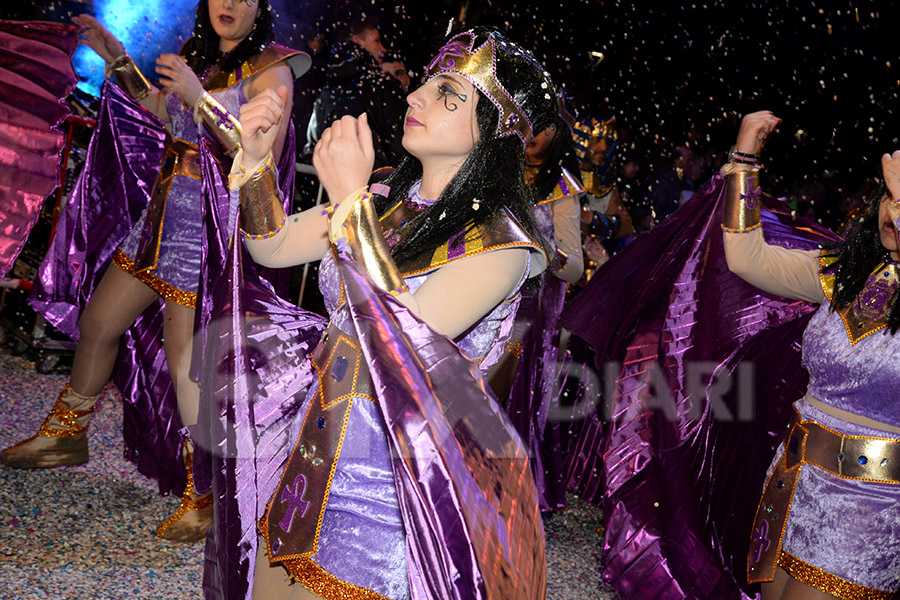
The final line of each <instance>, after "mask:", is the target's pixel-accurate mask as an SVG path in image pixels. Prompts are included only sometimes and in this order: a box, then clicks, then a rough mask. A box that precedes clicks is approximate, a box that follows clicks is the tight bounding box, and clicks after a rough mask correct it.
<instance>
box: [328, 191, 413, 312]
mask: <svg viewBox="0 0 900 600" xmlns="http://www.w3.org/2000/svg"><path fill="white" fill-rule="evenodd" d="M344 228H345V229H344V230H345V232H346V236H347V241H348V242H349V243H350V251H351V252H352V253H353V258H355V259H356V262H357V263H359V265H360V266H361V267H362V268H363V269H365V270H366V272H368V274H369V277H371V278H372V281H374V282H375V285H377V286H378V287H380V288H381V289H383V290H385V291H387V292H390V293H392V294H394V295H398V294H402V293H403V292H406V291H409V288H408V287H407V286H406V282H405V281H403V277H402V276H401V275H400V269H398V268H397V264H396V263H395V262H394V259H393V258H391V250H390V248H388V245H387V243H386V242H385V241H384V235H383V234H382V233H381V225H380V224H379V221H378V214H377V213H376V212H375V205H374V203H373V202H372V195H371V194H370V193H368V192H367V191H363V193H362V195H361V196H360V198H359V200H357V201H356V202H355V203H354V206H353V210H352V211H351V212H350V215H349V216H348V217H347V220H346V221H345V222H344Z"/></svg>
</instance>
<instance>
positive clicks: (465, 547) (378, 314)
mask: <svg viewBox="0 0 900 600" xmlns="http://www.w3.org/2000/svg"><path fill="white" fill-rule="evenodd" d="M341 274H342V278H343V281H344V286H345V290H346V294H347V299H348V305H349V307H350V312H351V315H352V320H353V324H354V327H355V329H356V333H357V336H358V338H359V340H360V343H361V344H362V348H363V353H364V355H365V357H366V362H367V363H368V365H369V369H370V372H371V374H372V379H373V382H374V384H375V388H376V392H377V395H378V398H379V403H378V406H379V408H380V409H381V412H382V416H383V417H384V421H385V423H386V426H387V433H388V439H389V440H390V446H391V451H392V453H393V455H394V478H395V481H396V484H397V494H398V496H399V500H400V509H401V511H402V513H403V520H404V523H405V525H406V534H407V553H408V555H409V577H410V584H411V594H412V598H414V599H415V600H423V599H428V600H453V599H459V600H462V599H473V598H474V599H486V598H498V599H499V598H503V599H510V600H516V599H523V600H524V599H531V598H534V599H540V598H544V596H545V593H546V562H545V556H544V531H543V524H542V522H541V518H540V511H539V509H538V505H537V494H536V490H535V487H534V482H533V480H532V477H531V471H530V467H529V464H528V458H527V453H526V451H525V448H524V447H523V446H522V442H521V441H520V440H519V437H518V435H517V434H516V432H515V428H514V427H513V426H512V424H510V423H509V421H508V419H507V418H506V415H505V414H504V413H503V411H502V409H501V408H500V407H499V405H498V404H497V402H496V400H495V399H494V398H493V394H492V393H491V392H490V391H489V389H488V388H487V386H486V384H485V382H484V379H483V376H482V373H481V370H480V369H479V368H478V366H477V365H476V364H475V363H473V362H472V361H471V360H470V359H469V358H468V357H467V356H466V355H465V354H463V353H462V352H461V351H460V349H459V347H458V346H456V345H455V344H454V343H453V342H452V341H451V340H449V339H447V338H446V337H444V336H442V335H440V334H437V333H435V332H434V331H433V330H432V329H431V328H429V327H428V326H427V325H426V324H425V323H423V322H422V321H421V320H419V319H418V318H417V317H415V316H414V315H413V314H412V313H411V312H410V311H409V310H408V309H406V308H405V307H404V306H402V305H401V304H400V303H399V302H397V301H396V300H395V299H394V298H392V297H391V296H390V295H389V294H387V293H386V292H383V291H381V290H378V289H377V288H375V287H374V286H373V285H372V283H371V281H370V280H369V279H368V278H367V277H365V276H363V275H362V274H361V273H360V272H359V269H358V267H357V266H356V265H355V263H353V262H352V261H349V260H342V261H341Z"/></svg>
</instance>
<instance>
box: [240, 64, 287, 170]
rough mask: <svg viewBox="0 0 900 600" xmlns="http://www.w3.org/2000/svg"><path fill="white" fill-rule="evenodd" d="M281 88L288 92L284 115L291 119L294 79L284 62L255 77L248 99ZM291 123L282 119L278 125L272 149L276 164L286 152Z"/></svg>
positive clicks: (249, 85) (251, 81)
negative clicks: (286, 141)
mask: <svg viewBox="0 0 900 600" xmlns="http://www.w3.org/2000/svg"><path fill="white" fill-rule="evenodd" d="M281 86H284V89H285V90H286V91H287V97H286V98H285V99H284V106H283V110H284V114H286V115H288V117H290V115H291V110H292V108H293V105H294V78H293V76H292V75H291V69H290V67H288V66H287V64H286V63H285V62H284V61H281V62H278V63H276V64H274V65H272V66H271V67H269V68H267V69H265V70H263V71H261V72H259V73H257V74H256V75H254V76H253V78H252V79H251V80H250V81H249V82H248V84H247V87H246V88H245V89H246V91H247V99H248V100H252V99H253V98H255V97H256V96H258V95H259V94H261V93H262V92H263V91H264V90H267V89H268V90H272V91H275V90H277V89H278V88H279V87H281ZM290 122H291V121H290V118H287V119H282V120H281V121H280V122H279V124H278V135H277V136H276V139H275V145H274V147H273V148H272V154H273V155H274V157H275V162H276V163H277V162H278V161H279V159H280V158H281V153H282V151H283V150H284V141H285V138H286V137H287V130H288V127H289V126H290Z"/></svg>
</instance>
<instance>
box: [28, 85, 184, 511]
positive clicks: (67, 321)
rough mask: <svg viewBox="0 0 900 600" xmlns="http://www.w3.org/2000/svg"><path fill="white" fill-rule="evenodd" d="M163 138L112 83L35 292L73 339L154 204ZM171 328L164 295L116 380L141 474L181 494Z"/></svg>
mask: <svg viewBox="0 0 900 600" xmlns="http://www.w3.org/2000/svg"><path fill="white" fill-rule="evenodd" d="M164 139H165V130H164V125H163V123H162V122H161V121H160V120H159V119H157V118H156V117H154V116H153V115H152V114H150V113H149V112H148V111H146V110H144V109H143V108H141V107H140V106H139V105H137V104H136V103H135V102H134V101H133V100H132V99H131V98H129V97H128V96H127V95H126V94H125V93H124V92H122V91H121V90H120V89H119V88H118V86H115V85H112V84H106V85H105V86H104V88H103V101H102V104H101V108H100V115H99V117H98V120H97V128H96V130H95V131H94V135H93V137H92V138H91V143H90V146H89V147H88V153H87V159H86V161H85V165H84V169H83V170H82V172H81V175H80V176H79V178H78V181H77V182H76V184H75V188H74V190H73V191H72V194H71V195H70V197H69V202H68V204H66V206H65V207H64V208H63V210H62V212H61V213H60V217H59V221H58V223H57V229H56V234H55V236H54V238H53V240H52V242H51V244H50V248H49V249H48V251H47V254H46V256H45V257H44V260H43V262H42V263H41V266H40V268H39V269H38V278H37V281H35V286H34V290H33V291H32V294H31V297H30V298H29V303H30V304H31V306H32V307H33V308H34V309H35V310H36V311H37V312H39V313H42V314H43V315H44V316H45V317H46V318H47V320H48V321H50V322H51V323H53V325H55V326H56V327H57V328H59V330H60V331H62V332H63V333H65V334H66V335H68V336H69V337H71V338H72V339H74V340H78V337H79V332H78V316H79V315H80V314H81V310H82V309H83V308H84V307H85V306H86V305H87V302H88V300H89V299H90V296H91V294H92V293H93V291H94V289H95V288H96V286H97V284H99V283H100V279H101V278H102V276H103V273H105V271H106V269H107V267H108V266H109V264H110V259H111V257H112V254H113V252H115V250H116V248H117V247H118V245H119V244H120V243H121V241H122V240H123V239H124V238H125V236H126V235H127V233H128V231H129V230H130V229H131V226H132V224H133V223H134V222H135V221H136V220H137V218H138V216H139V215H140V214H141V210H143V208H144V206H145V205H146V204H147V202H148V200H149V195H150V191H151V189H152V186H153V181H154V179H155V178H156V173H157V171H158V170H159V164H160V160H161V158H162V151H163V141H164ZM162 327H163V318H162V302H161V301H160V302H157V303H156V304H154V305H153V306H151V307H149V308H148V309H147V310H146V311H144V313H143V314H142V315H141V316H140V317H138V319H137V321H136V322H135V324H134V325H133V326H132V327H131V328H130V329H129V330H128V331H127V332H126V334H125V336H124V338H123V339H122V343H121V346H120V350H119V357H118V360H117V362H116V368H115V371H114V372H113V381H114V382H115V384H116V386H117V387H118V388H119V391H121V392H122V395H123V397H124V398H125V399H126V404H125V413H124V418H123V437H124V439H125V446H126V447H125V455H126V456H127V457H128V458H129V459H130V460H133V461H135V463H136V464H137V466H138V470H139V471H140V472H141V473H143V474H144V475H146V476H147V477H151V478H153V479H157V480H158V483H159V491H160V493H175V494H180V493H181V491H182V490H183V489H184V482H185V475H184V467H183V466H182V463H181V460H180V456H179V453H178V447H179V444H180V442H181V438H180V436H179V434H178V430H179V428H180V427H181V425H180V421H179V418H178V413H177V410H176V401H175V392H174V389H173V387H172V382H171V379H170V378H169V374H168V370H167V368H166V361H165V353H164V351H163V346H162Z"/></svg>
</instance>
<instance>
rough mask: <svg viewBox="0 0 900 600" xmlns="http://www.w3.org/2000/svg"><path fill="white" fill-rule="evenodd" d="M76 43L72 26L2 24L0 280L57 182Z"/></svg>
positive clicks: (33, 23) (12, 22) (74, 80)
mask: <svg viewBox="0 0 900 600" xmlns="http://www.w3.org/2000/svg"><path fill="white" fill-rule="evenodd" d="M77 45H78V27H77V26H75V25H67V24H62V23H47V22H40V21H34V22H26V21H0V82H2V85H0V279H2V278H3V277H4V276H5V275H6V274H7V273H8V272H9V270H10V269H11V268H12V266H13V263H14V262H15V260H16V257H17V256H18V255H19V252H20V251H21V250H22V247H23V246H24V245H25V240H26V239H28V234H29V232H30V231H31V228H32V227H33V226H34V224H35V222H36V221H37V218H38V216H39V215H40V213H41V206H42V205H43V203H44V198H46V197H47V196H48V195H49V194H50V192H52V191H53V190H54V189H55V188H56V187H57V186H58V185H59V164H60V154H61V152H62V147H63V143H64V140H65V136H63V134H62V133H60V131H59V130H58V129H57V126H58V125H59V124H60V123H62V122H63V120H64V119H65V118H66V117H67V116H69V114H70V113H71V111H70V109H69V106H68V105H67V104H66V103H65V102H63V101H62V99H63V98H65V97H66V96H68V95H69V92H71V91H72V88H73V87H75V84H76V83H77V82H78V77H77V76H76V75H75V71H74V70H73V68H72V54H73V53H74V52H75V48H76V47H77Z"/></svg>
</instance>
